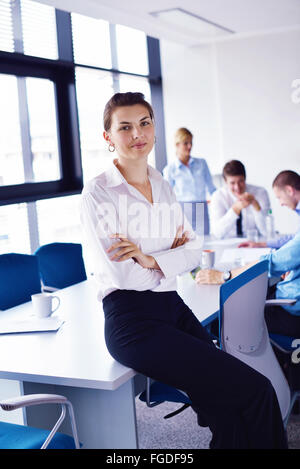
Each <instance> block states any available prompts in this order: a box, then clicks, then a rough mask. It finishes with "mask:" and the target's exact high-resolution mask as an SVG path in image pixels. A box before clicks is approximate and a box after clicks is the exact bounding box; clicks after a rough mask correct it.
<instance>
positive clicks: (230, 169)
mask: <svg viewBox="0 0 300 469" xmlns="http://www.w3.org/2000/svg"><path fill="white" fill-rule="evenodd" d="M227 176H244V178H245V179H246V170H245V166H244V165H243V163H241V162H240V161H239V160H231V161H228V163H226V164H225V166H224V168H223V178H224V179H226V177H227Z"/></svg>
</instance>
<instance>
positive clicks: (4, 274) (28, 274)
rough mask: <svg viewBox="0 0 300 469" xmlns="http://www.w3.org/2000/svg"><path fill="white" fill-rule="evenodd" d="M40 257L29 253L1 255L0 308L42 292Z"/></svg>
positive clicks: (22, 301) (29, 298) (15, 303)
mask: <svg viewBox="0 0 300 469" xmlns="http://www.w3.org/2000/svg"><path fill="white" fill-rule="evenodd" d="M40 291H41V281H40V276H39V269H38V259H37V258H36V257H35V256H31V255H28V254H15V253H9V254H2V255H0V310H4V309H8V308H12V307H14V306H17V305H19V304H22V303H26V302H27V301H30V300H31V295H33V294H34V293H40Z"/></svg>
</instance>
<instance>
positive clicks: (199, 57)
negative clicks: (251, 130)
mask: <svg viewBox="0 0 300 469" xmlns="http://www.w3.org/2000/svg"><path fill="white" fill-rule="evenodd" d="M161 62H162V76H163V95H164V111H165V127H166V141H167V158H168V160H169V161H170V160H172V159H173V158H175V146H174V133H175V131H176V129H178V128H179V127H187V128H188V129H189V130H190V131H191V132H192V133H193V135H194V139H193V141H194V147H193V154H194V155H195V156H203V157H205V158H206V159H207V162H208V164H209V166H210V168H211V171H212V172H217V171H218V170H219V167H220V166H221V165H222V160H221V159H220V158H221V156H220V142H221V137H220V122H219V117H220V116H219V113H218V107H217V93H216V74H215V61H214V54H213V53H212V47H211V46H205V47H203V49H202V50H201V53H199V51H198V50H197V51H194V50H193V49H189V48H187V47H185V46H181V45H178V44H174V43H171V42H166V41H161Z"/></svg>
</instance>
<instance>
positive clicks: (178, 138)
mask: <svg viewBox="0 0 300 469" xmlns="http://www.w3.org/2000/svg"><path fill="white" fill-rule="evenodd" d="M187 138H189V139H190V138H193V134H192V132H190V131H189V130H188V129H186V128H185V127H180V129H178V130H176V132H175V137H174V140H175V145H177V143H180V142H183V141H184V140H186V139H187Z"/></svg>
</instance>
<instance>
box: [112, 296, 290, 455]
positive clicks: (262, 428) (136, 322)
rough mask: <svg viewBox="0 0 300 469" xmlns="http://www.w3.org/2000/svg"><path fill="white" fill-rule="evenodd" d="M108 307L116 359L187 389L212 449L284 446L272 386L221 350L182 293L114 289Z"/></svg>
mask: <svg viewBox="0 0 300 469" xmlns="http://www.w3.org/2000/svg"><path fill="white" fill-rule="evenodd" d="M103 308H104V312H105V339H106V344H107V347H108V350H109V352H110V353H111V355H112V356H113V357H114V358H115V359H116V360H117V361H119V362H120V363H122V364H124V365H126V366H128V367H131V368H133V369H135V370H136V371H137V372H139V373H142V374H144V375H146V376H149V377H150V378H153V379H155V380H158V381H161V382H163V383H166V384H169V385H171V386H174V387H176V388H178V389H181V390H183V391H185V392H186V393H187V394H188V395H189V397H190V399H191V401H192V403H193V405H192V407H193V409H194V410H195V411H196V412H197V413H198V417H199V422H201V421H203V419H204V420H205V422H206V423H207V424H208V426H209V427H210V429H211V431H212V434H213V437H212V440H211V443H210V447H211V448H228V449H229V448H244V449H246V448H247V449H248V448H287V443H286V436H285V432H284V428H283V424H282V418H281V412H280V409H279V404H278V401H277V397H276V394H275V391H274V389H273V386H272V385H271V383H270V381H269V380H268V379H267V378H265V377H264V376H263V375H261V374H260V373H258V372H256V371H255V370H254V369H252V368H251V367H249V366H248V365H246V364H244V363H242V362H241V361H240V360H237V359H236V358H234V357H232V356H231V355H229V354H227V353H225V352H223V351H221V350H219V349H217V348H216V347H215V346H214V344H213V343H212V341H211V338H210V336H209V334H208V333H207V331H206V330H205V329H204V328H203V327H202V325H201V323H200V322H199V321H198V320H197V318H196V317H195V316H194V314H193V313H192V311H191V310H190V309H189V308H188V307H187V306H186V305H185V303H184V302H183V301H182V299H181V298H180V296H179V295H178V294H177V292H175V291H172V292H152V291H149V290H148V291H143V292H138V291H133V290H117V291H114V292H112V293H111V294H110V295H108V296H107V297H105V298H104V300H103Z"/></svg>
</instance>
